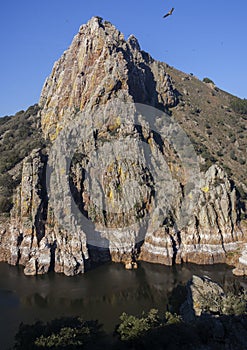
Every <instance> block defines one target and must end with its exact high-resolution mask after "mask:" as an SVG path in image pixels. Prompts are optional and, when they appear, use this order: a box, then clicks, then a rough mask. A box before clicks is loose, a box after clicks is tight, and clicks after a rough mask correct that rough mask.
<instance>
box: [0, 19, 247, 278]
mask: <svg viewBox="0 0 247 350" xmlns="http://www.w3.org/2000/svg"><path fill="white" fill-rule="evenodd" d="M178 102H179V91H178V90H177V89H176V87H175V86H174V84H173V82H172V79H171V78H170V76H169V74H167V72H166V64H164V63H161V62H158V61H155V60H154V59H152V57H151V56H149V55H148V54H147V53H145V52H143V51H141V49H140V46H139V44H138V41H137V39H136V38H135V37H134V36H130V37H129V39H128V40H125V39H124V36H123V34H122V33H120V32H119V31H118V30H117V29H116V28H115V27H114V26H113V25H112V24H110V23H109V22H103V21H102V19H101V18H98V17H94V18H92V19H91V20H90V21H89V22H88V23H87V24H86V25H83V26H81V28H80V30H79V32H78V34H77V35H76V36H75V37H74V39H73V41H72V44H71V45H70V47H69V49H68V50H67V51H65V52H64V54H63V55H62V57H61V58H60V59H59V60H58V61H57V62H56V63H55V64H54V67H53V70H52V73H51V75H50V76H49V77H48V79H47V80H46V82H45V84H44V87H43V90H42V92H41V97H40V102H39V105H40V108H41V111H40V113H41V115H40V116H41V124H42V131H43V134H44V136H45V138H46V139H47V140H49V141H50V143H51V146H50V147H49V148H47V150H40V149H37V150H34V151H33V152H32V153H31V154H30V155H29V156H28V157H27V158H26V159H25V160H24V162H23V170H22V179H21V184H20V186H19V187H18V189H17V191H16V193H15V196H14V207H13V209H12V212H11V217H10V219H9V221H8V223H4V224H3V227H1V232H0V260H1V261H7V262H8V263H10V264H13V265H15V264H21V265H24V267H25V269H24V272H25V274H28V275H35V274H44V273H47V272H48V271H50V270H54V271H55V272H60V273H64V274H66V275H68V276H71V275H75V274H79V273H83V272H84V271H85V270H86V269H87V268H89V267H90V263H92V262H100V261H106V260H109V259H112V260H113V261H122V262H125V263H127V265H128V266H131V263H135V265H134V266H136V261H138V259H140V260H144V261H149V262H155V263H161V264H166V265H172V264H175V263H177V264H180V263H182V262H193V263H198V264H213V263H224V262H228V263H232V264H236V263H238V258H239V257H240V260H241V258H242V260H241V263H242V264H243V265H238V269H237V273H238V274H241V273H244V256H245V254H244V247H245V245H244V243H245V242H246V238H247V235H246V226H245V223H244V222H241V220H240V209H239V208H240V204H239V198H238V196H237V193H236V189H235V186H234V183H233V182H232V181H230V179H229V178H228V177H227V175H226V173H225V171H224V170H223V169H222V168H221V167H220V166H219V165H217V164H214V165H212V166H211V167H210V168H209V169H208V170H207V171H206V173H202V172H200V169H199V160H198V158H197V156H196V154H195V153H194V151H193V147H192V146H191V144H190V141H189V139H188V138H187V137H186V134H185V133H184V132H183V130H182V129H181V127H180V126H179V124H178V123H176V122H175V121H173V120H172V117H171V113H170V110H169V109H172V108H173V107H175V106H176V105H177V104H178ZM143 105H144V106H149V107H146V108H145V107H143Z"/></svg>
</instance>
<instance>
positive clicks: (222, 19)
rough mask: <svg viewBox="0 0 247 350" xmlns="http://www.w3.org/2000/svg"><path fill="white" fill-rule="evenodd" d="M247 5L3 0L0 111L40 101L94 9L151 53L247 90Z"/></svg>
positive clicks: (183, 0) (216, 0)
mask: <svg viewBox="0 0 247 350" xmlns="http://www.w3.org/2000/svg"><path fill="white" fill-rule="evenodd" d="M172 7H174V8H175V9H174V12H173V14H172V16H169V17H167V18H166V19H163V15H164V14H165V13H166V12H167V11H169V10H170V9H171V8H172ZM246 13H247V1H246V0H234V1H232V0H207V1H203V0H152V1H149V0H142V1H139V0H124V1H123V0H118V1H116V0H89V1H85V0H22V1H21V0H2V1H1V4H0V48H1V54H0V116H5V115H13V114H15V113H16V112H18V111H20V110H25V109H27V108H28V107H29V106H31V105H33V104H35V103H37V102H38V101H39V97H40V93H41V90H42V87H43V84H44V82H45V79H46V77H47V76H49V75H50V73H51V70H52V67H53V64H54V62H55V61H56V60H58V59H59V58H60V56H61V55H62V53H63V52H64V51H65V50H66V49H67V48H68V47H69V45H70V43H71V41H72V39H73V37H74V36H75V35H76V34H77V32H78V30H79V27H80V25H82V24H85V23H87V21H88V20H89V19H90V18H91V17H93V16H100V17H103V18H104V19H105V20H107V21H110V22H111V23H112V24H114V25H115V26H116V27H117V28H118V29H119V30H120V31H121V32H122V33H123V34H124V35H125V38H126V39H127V38H128V36H129V35H130V34H134V35H135V36H136V37H137V39H138V41H139V43H140V45H141V48H142V50H144V51H147V52H149V53H150V54H151V56H152V57H153V58H155V59H158V60H160V61H163V62H166V63H168V64H169V65H170V66H173V67H175V68H177V69H179V70H182V71H184V72H186V73H193V74H194V75H195V76H197V77H198V78H199V79H203V78H204V77H208V78H210V79H212V80H213V81H214V83H215V84H216V86H218V87H219V88H220V89H222V90H225V91H227V92H229V93H232V94H233V95H235V96H238V97H241V98H247V69H246V65H247V45H246V40H247V18H246Z"/></svg>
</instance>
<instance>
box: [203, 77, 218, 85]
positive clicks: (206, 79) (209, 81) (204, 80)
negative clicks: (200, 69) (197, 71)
mask: <svg viewBox="0 0 247 350" xmlns="http://www.w3.org/2000/svg"><path fill="white" fill-rule="evenodd" d="M202 81H203V82H204V83H207V84H209V83H211V84H214V82H213V80H211V79H209V78H203V80H202ZM214 85H215V84H214Z"/></svg>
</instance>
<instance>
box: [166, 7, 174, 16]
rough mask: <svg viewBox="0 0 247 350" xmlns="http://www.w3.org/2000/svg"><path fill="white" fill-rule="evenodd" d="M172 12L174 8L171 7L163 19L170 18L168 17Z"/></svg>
mask: <svg viewBox="0 0 247 350" xmlns="http://www.w3.org/2000/svg"><path fill="white" fill-rule="evenodd" d="M173 11H174V7H172V8H171V9H170V11H169V12H167V13H166V14H165V15H164V16H163V18H166V17H168V16H170V15H171V14H172V13H173Z"/></svg>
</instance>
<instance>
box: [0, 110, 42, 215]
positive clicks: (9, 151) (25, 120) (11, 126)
mask: <svg viewBox="0 0 247 350" xmlns="http://www.w3.org/2000/svg"><path fill="white" fill-rule="evenodd" d="M38 111H39V107H38V105H37V104H36V105H34V106H31V107H29V108H28V109H27V110H26V111H20V112H18V113H16V114H15V116H11V117H10V116H6V117H4V118H0V154H1V158H0V213H3V212H9V211H10V209H11V207H12V193H13V189H14V188H15V187H16V185H17V184H18V183H19V182H20V178H21V177H20V169H17V170H16V171H14V172H13V173H14V176H12V175H13V173H12V175H10V173H9V171H10V170H12V169H13V168H14V167H15V166H16V165H17V164H18V163H19V162H20V161H21V160H22V159H23V158H25V157H26V156H27V155H28V154H29V153H30V152H31V151H32V150H33V149H35V148H41V147H44V140H43V139H42V136H41V128H40V120H39V117H38Z"/></svg>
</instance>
